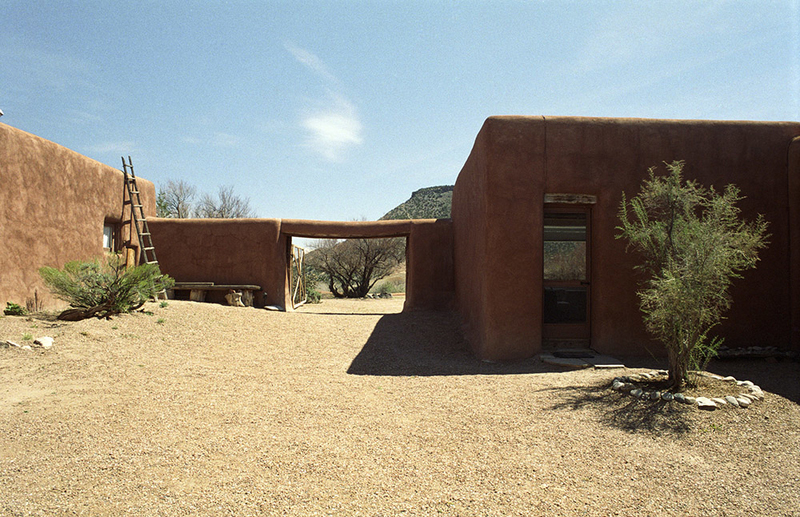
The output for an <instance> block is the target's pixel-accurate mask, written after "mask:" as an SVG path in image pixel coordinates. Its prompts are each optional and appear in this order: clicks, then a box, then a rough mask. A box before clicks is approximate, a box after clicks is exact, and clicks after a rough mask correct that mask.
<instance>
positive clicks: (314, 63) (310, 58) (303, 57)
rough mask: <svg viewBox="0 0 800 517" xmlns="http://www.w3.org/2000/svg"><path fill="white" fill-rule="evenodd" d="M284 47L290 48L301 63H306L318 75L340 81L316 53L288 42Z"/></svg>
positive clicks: (336, 82)
mask: <svg viewBox="0 0 800 517" xmlns="http://www.w3.org/2000/svg"><path fill="white" fill-rule="evenodd" d="M284 47H286V50H288V51H289V53H290V54H292V56H294V58H295V59H296V60H297V61H298V62H299V63H300V64H302V65H304V66H305V67H306V68H308V69H309V70H311V71H312V72H314V73H315V74H317V75H318V76H320V77H322V78H323V79H325V80H326V81H328V82H331V83H335V84H338V83H339V79H337V78H336V76H335V75H333V74H332V73H331V72H330V70H328V67H327V66H325V63H323V62H322V60H321V59H320V58H319V57H317V55H316V54H314V53H312V52H309V51H308V50H306V49H303V48H300V47H298V46H295V45H293V44H291V43H288V42H287V43H284Z"/></svg>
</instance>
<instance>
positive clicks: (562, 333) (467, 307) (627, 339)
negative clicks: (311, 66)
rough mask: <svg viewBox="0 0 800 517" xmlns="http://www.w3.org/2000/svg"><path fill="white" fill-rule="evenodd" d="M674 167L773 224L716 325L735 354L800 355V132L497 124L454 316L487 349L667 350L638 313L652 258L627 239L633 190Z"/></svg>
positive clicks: (478, 185)
mask: <svg viewBox="0 0 800 517" xmlns="http://www.w3.org/2000/svg"><path fill="white" fill-rule="evenodd" d="M675 160H684V161H685V163H686V165H685V168H684V173H685V177H686V178H690V179H696V180H697V181H698V182H700V183H701V184H703V185H705V186H711V185H713V186H715V187H717V189H721V188H722V187H724V185H727V184H729V183H734V184H736V185H737V186H738V187H739V188H740V189H741V194H742V195H743V196H746V199H744V200H743V201H742V202H741V203H740V205H739V206H740V208H741V209H742V215H743V216H744V217H745V218H747V219H753V218H755V217H756V215H757V214H759V213H761V214H764V216H765V217H766V219H767V220H768V221H769V233H770V234H771V237H770V238H769V241H770V244H769V247H768V249H766V250H764V251H763V252H762V253H761V255H760V257H761V261H760V262H759V264H758V267H757V269H756V270H751V271H747V272H745V274H744V278H743V279H741V280H737V281H735V282H734V287H733V289H732V291H731V294H732V296H733V300H734V301H733V308H732V310H731V311H730V312H729V313H728V315H727V316H728V319H727V320H725V322H724V323H723V325H721V326H720V327H718V328H716V329H714V330H715V331H716V332H717V333H718V334H719V335H721V336H723V337H724V338H726V344H727V345H729V346H731V347H738V346H751V345H761V346H769V345H774V346H778V347H784V348H785V347H789V346H791V347H793V348H794V349H795V350H797V349H798V347H800V123H796V122H716V121H675V120H641V119H609V118H576V117H491V118H489V119H488V120H486V122H485V123H484V125H483V128H482V129H481V131H480V133H479V134H478V136H477V139H476V141H475V145H474V147H473V149H472V152H471V154H470V156H469V158H468V159H467V162H466V164H465V165H464V168H463V169H462V170H461V173H460V174H459V176H458V180H457V181H456V185H455V189H454V191H453V207H452V221H453V230H454V236H453V242H454V254H453V263H454V265H455V286H456V307H457V309H458V312H459V313H460V315H461V318H462V320H463V321H464V325H465V333H466V336H467V338H468V340H469V342H470V343H471V346H472V348H473V351H474V352H475V354H476V355H477V356H478V357H480V358H483V359H488V360H513V359H521V358H525V357H530V356H532V355H534V354H536V353H538V352H539V351H540V350H541V349H542V346H543V343H545V344H546V345H555V344H557V343H559V341H562V342H564V341H566V342H570V341H573V342H574V341H579V342H582V343H584V344H589V345H591V347H592V348H594V349H595V350H597V351H599V352H603V353H612V354H613V353H616V354H623V353H639V354H642V353H646V352H645V350H644V349H643V348H642V345H643V344H644V345H646V346H648V347H649V349H650V350H651V351H652V352H653V353H655V354H663V349H661V348H660V347H659V346H658V345H657V344H656V343H653V342H652V341H651V340H650V339H649V337H648V335H647V334H646V333H645V330H644V326H643V324H642V316H641V313H640V312H639V309H638V299H637V297H636V294H635V293H636V289H637V283H638V280H640V278H637V276H636V274H635V273H634V269H633V268H634V266H635V265H636V264H637V263H638V261H639V260H640V257H637V256H635V255H634V254H632V253H626V250H625V242H623V241H621V240H617V239H616V238H615V235H616V234H617V233H618V232H617V230H616V227H617V226H618V224H619V222H618V216H617V213H618V211H619V208H620V202H621V195H622V192H623V191H624V192H625V193H626V194H627V195H628V197H629V198H630V197H633V196H634V195H636V194H637V193H638V192H639V189H640V186H641V184H642V181H643V180H644V179H646V178H647V171H648V168H650V167H651V166H654V165H660V164H662V163H663V162H672V161H675ZM545 255H547V256H548V258H551V257H554V258H556V259H557V261H556V262H560V263H562V264H563V263H568V265H569V267H567V268H562V270H561V271H559V270H558V268H556V267H554V266H555V265H554V264H553V263H552V262H550V263H549V262H548V261H546V260H544V258H543V257H544V256H545ZM559 255H560V256H559ZM556 265H557V264H556ZM565 269H566V270H565Z"/></svg>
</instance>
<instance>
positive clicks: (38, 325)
mask: <svg viewBox="0 0 800 517" xmlns="http://www.w3.org/2000/svg"><path fill="white" fill-rule="evenodd" d="M401 307H402V302H401V301H398V300H365V301H326V302H325V303H323V304H321V305H310V306H306V307H304V308H303V309H302V310H301V311H299V312H296V313H278V312H270V311H265V310H258V309H250V308H246V309H236V308H230V307H224V306H219V305H213V304H196V303H191V302H170V303H169V306H168V307H165V308H161V307H159V306H158V305H156V304H152V305H151V306H150V307H148V310H150V311H152V312H153V313H154V314H153V315H151V316H148V315H143V314H137V315H131V316H123V317H119V318H116V319H114V320H112V321H97V320H92V321H83V322H76V323H68V324H62V323H55V322H52V321H47V320H44V319H38V318H33V319H32V320H30V321H29V320H26V319H25V318H20V317H5V318H0V340H6V339H11V340H14V341H18V342H21V341H22V340H23V334H24V333H29V334H31V335H32V336H33V337H38V336H40V335H50V336H52V337H54V338H55V346H54V348H53V349H51V350H49V351H32V352H30V351H22V350H16V349H2V348H0V486H2V490H0V515H13V516H16V515H26V516H27V515H166V516H171V515H237V516H240V515H498V516H499V515H537V514H545V513H546V514H549V515H655V514H661V515H723V514H724V515H792V514H793V512H797V508H800V406H798V400H800V390H799V389H798V386H797V383H798V374H800V368H799V367H798V364H797V363H775V364H768V363H764V362H753V363H741V362H738V363H720V364H719V365H714V366H713V367H712V368H710V370H712V371H718V372H719V373H724V374H728V373H730V374H733V375H735V376H737V377H739V378H742V379H747V378H750V379H752V380H754V381H755V382H758V383H761V385H762V387H763V388H764V389H766V390H768V391H773V392H777V393H780V395H777V394H768V397H767V399H766V400H765V401H762V402H759V403H757V404H755V405H754V407H751V408H750V409H747V410H724V411H718V412H716V413H705V412H699V411H697V410H690V409H686V408H685V407H683V406H681V407H677V406H668V407H666V408H665V407H663V406H649V405H645V404H644V403H641V402H632V401H631V400H630V399H620V398H619V396H618V395H616V394H614V393H612V392H611V390H610V389H609V386H608V385H609V381H610V379H611V377H613V376H614V375H615V374H618V373H617V372H609V371H594V370H584V371H577V372H576V371H566V372H565V371H559V370H558V369H556V368H553V367H548V366H547V365H544V364H542V363H540V362H537V361H536V360H531V361H527V362H524V363H517V364H513V365H492V364H486V363H480V362H478V361H475V360H474V359H473V358H472V357H471V356H470V355H469V353H468V352H467V351H466V350H465V345H464V343H463V341H462V340H461V338H460V335H459V333H458V332H457V326H456V324H455V322H454V321H453V319H452V318H451V316H450V315H449V314H446V313H433V312H414V313H410V314H398V312H399V310H400V309H401ZM652 366H655V365H652ZM669 408H672V409H669Z"/></svg>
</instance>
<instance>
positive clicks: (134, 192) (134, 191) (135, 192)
mask: <svg viewBox="0 0 800 517" xmlns="http://www.w3.org/2000/svg"><path fill="white" fill-rule="evenodd" d="M138 193H139V191H138V190H131V194H138Z"/></svg>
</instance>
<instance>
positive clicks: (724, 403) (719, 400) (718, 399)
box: [711, 397, 728, 406]
mask: <svg viewBox="0 0 800 517" xmlns="http://www.w3.org/2000/svg"><path fill="white" fill-rule="evenodd" d="M711 400H712V401H714V402H715V403H716V404H719V405H720V406H727V405H728V401H726V400H725V399H724V398H722V397H713V398H712V399H711Z"/></svg>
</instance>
